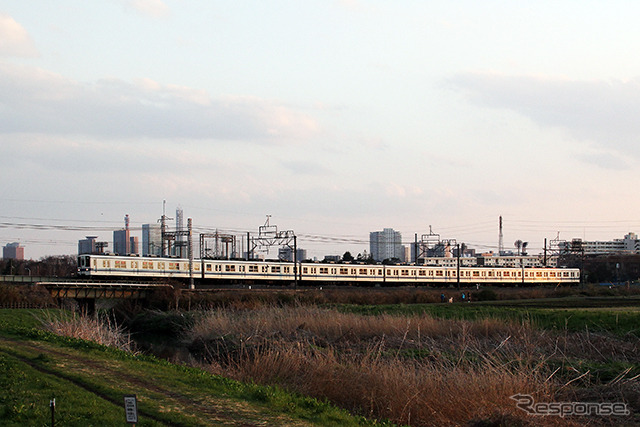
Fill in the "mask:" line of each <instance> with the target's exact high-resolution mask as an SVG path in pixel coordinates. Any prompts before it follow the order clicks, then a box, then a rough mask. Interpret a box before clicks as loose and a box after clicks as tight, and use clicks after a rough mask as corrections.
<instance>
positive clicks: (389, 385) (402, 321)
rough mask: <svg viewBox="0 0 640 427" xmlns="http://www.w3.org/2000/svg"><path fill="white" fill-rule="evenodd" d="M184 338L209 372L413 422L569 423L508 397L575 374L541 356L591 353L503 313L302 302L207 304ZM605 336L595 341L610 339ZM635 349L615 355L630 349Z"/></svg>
mask: <svg viewBox="0 0 640 427" xmlns="http://www.w3.org/2000/svg"><path fill="white" fill-rule="evenodd" d="M187 341H188V342H189V346H190V348H191V350H192V351H193V352H194V353H196V354H198V355H199V356H200V357H202V358H204V359H205V360H207V361H208V363H209V370H210V371H212V372H214V373H219V374H222V375H226V376H231V377H233V378H236V379H239V380H242V381H255V382H257V383H261V384H277V385H280V386H283V387H285V388H288V389H291V390H295V391H297V392H300V393H303V394H305V395H309V396H314V397H317V398H321V399H328V400H330V401H331V402H333V403H335V404H337V405H339V406H342V407H344V408H347V409H349V410H351V411H353V412H356V413H360V414H362V415H365V416H369V417H374V418H379V419H390V420H391V421H393V422H395V423H399V424H409V425H415V426H440V425H466V424H469V423H472V424H473V423H475V422H477V423H480V424H478V425H481V423H482V422H493V423H496V424H490V425H528V424H529V423H531V422H532V420H533V421H535V423H533V424H534V425H541V424H543V425H572V424H573V421H571V420H567V419H562V418H558V417H554V418H551V417H546V418H534V419H532V418H530V417H528V416H527V415H526V414H525V413H524V412H523V411H520V410H519V409H517V408H516V406H515V402H514V400H512V399H510V396H512V395H514V394H518V393H521V394H531V395H533V396H534V397H535V398H536V401H542V402H552V401H555V400H556V398H557V397H558V396H557V393H558V392H559V391H562V390H563V385H564V384H565V383H566V382H567V381H570V380H571V379H572V378H575V377H577V376H578V375H580V374H581V373H580V372H578V371H575V372H574V371H567V372H568V374H567V373H566V372H564V371H561V372H558V371H557V370H555V368H554V367H551V366H550V365H549V364H548V363H547V362H548V361H549V360H550V359H551V358H555V357H561V358H564V359H566V358H567V357H572V356H576V355H580V356H584V355H585V352H588V353H589V354H592V353H597V350H594V349H592V348H591V349H589V348H588V345H587V344H586V343H585V340H584V339H581V338H580V337H579V334H578V335H571V336H562V334H560V335H558V334H555V335H554V334H551V333H549V332H543V331H539V330H536V329H535V328H533V327H531V326H530V325H528V324H518V323H515V322H506V321H504V320H497V319H482V320H477V321H463V320H443V319H435V318H432V317H430V316H425V315H421V316H411V317H403V316H392V315H380V316H360V315H355V314H346V313H339V312H336V311H333V310H327V309H320V308H317V307H309V306H306V307H280V308H273V307H272V308H260V309H257V310H254V311H234V310H221V309H219V310H213V311H211V312H209V313H208V314H207V315H206V316H204V317H203V318H202V319H201V320H200V321H199V322H197V323H196V325H195V326H194V327H193V329H192V330H191V332H190V335H189V337H187ZM606 341H607V340H606V339H603V340H602V343H601V344H602V345H615V343H608V344H607V343H606ZM636 350H637V348H635V347H634V346H631V347H629V348H624V349H619V353H620V354H621V355H623V356H625V357H634V356H633V354H634V353H636ZM623 353H624V354H623ZM635 357H636V358H637V356H635ZM554 371H555V372H554Z"/></svg>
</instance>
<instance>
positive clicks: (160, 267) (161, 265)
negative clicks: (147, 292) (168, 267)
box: [158, 262, 164, 270]
mask: <svg viewBox="0 0 640 427" xmlns="http://www.w3.org/2000/svg"><path fill="white" fill-rule="evenodd" d="M158 268H159V269H160V270H164V262H159V263H158Z"/></svg>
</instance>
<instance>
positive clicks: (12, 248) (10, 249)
mask: <svg viewBox="0 0 640 427" xmlns="http://www.w3.org/2000/svg"><path fill="white" fill-rule="evenodd" d="M2 258H4V259H24V247H22V246H20V243H18V242H13V243H8V244H7V245H6V246H4V247H3V248H2Z"/></svg>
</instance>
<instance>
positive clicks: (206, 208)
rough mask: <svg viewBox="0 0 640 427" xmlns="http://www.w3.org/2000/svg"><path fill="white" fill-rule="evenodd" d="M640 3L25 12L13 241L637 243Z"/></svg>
mask: <svg viewBox="0 0 640 427" xmlns="http://www.w3.org/2000/svg"><path fill="white" fill-rule="evenodd" d="M638 16H640V3H638V2H632V1H628V0H612V1H609V2H591V1H587V2H584V1H562V0H561V1H545V0H541V1H537V2H513V1H492V0H488V1H484V2H477V1H464V0H460V1H453V2H435V1H417V0H404V1H395V2H388V1H377V0H323V1H315V0H309V1H292V0H289V1H286V0H282V1H280V0H274V1H268V2H266V1H250V0H248V1H237V2H228V1H225V2H222V1H205V2H203V1H191V0H96V1H91V2H86V1H79V0H77V1H73V0H63V1H56V2H51V1H40V0H33V1H28V2H25V1H23V0H6V1H4V2H3V3H2V5H0V179H1V182H2V186H1V187H0V206H1V209H0V244H1V245H4V244H6V243H8V242H13V241H18V242H21V243H22V244H23V245H24V246H25V247H26V250H25V254H26V256H27V257H30V258H39V257H41V256H44V255H48V254H73V253H75V252H76V251H77V241H78V239H81V238H83V237H84V236H85V235H98V236H99V237H100V240H107V241H111V240H112V230H113V229H116V228H120V227H121V226H122V225H123V217H124V215H125V214H129V215H130V217H131V224H132V227H133V228H134V229H138V228H139V227H140V226H141V224H143V223H151V222H155V221H157V220H158V218H159V217H160V216H161V215H162V209H163V200H164V201H166V206H167V214H168V215H169V216H175V209H176V207H177V206H181V207H182V209H183V210H184V215H185V218H186V217H191V218H193V222H194V225H195V227H196V231H197V232H203V231H205V230H207V231H210V230H215V229H218V230H221V231H233V232H244V233H246V232H247V231H250V232H252V233H253V232H257V230H258V227H259V226H260V225H262V224H263V223H264V222H265V218H266V215H271V224H272V225H273V224H275V225H277V226H278V228H279V229H281V230H284V229H292V230H294V231H295V232H296V234H298V235H299V236H300V237H299V240H298V242H299V243H298V244H299V246H301V247H305V248H307V249H308V250H309V253H310V255H315V256H322V255H324V254H327V253H334V254H338V253H339V254H341V253H343V252H344V251H345V250H350V251H352V252H354V253H359V252H362V251H363V250H365V249H368V243H367V242H368V233H369V231H374V230H381V229H382V228H385V227H391V228H395V229H396V230H399V231H401V232H402V233H403V238H404V240H405V241H407V242H410V241H413V239H414V235H415V234H416V233H417V234H418V235H422V234H427V233H429V230H430V226H431V229H432V230H433V232H434V233H438V234H440V235H441V236H442V237H443V238H453V239H457V240H458V241H460V242H467V243H468V244H469V245H470V246H472V247H476V248H477V249H481V250H492V249H493V250H496V249H497V245H498V218H499V216H502V217H503V219H504V242H505V246H506V247H507V248H511V247H512V246H513V242H514V241H515V240H516V239H521V240H524V241H529V242H530V244H529V245H530V248H531V250H532V252H538V251H540V250H541V248H542V246H543V242H544V238H545V237H546V238H548V239H554V238H556V237H557V236H559V237H560V238H561V239H571V238H574V237H581V238H586V239H601V240H609V239H613V238H621V237H623V235H624V234H625V233H627V232H629V231H633V232H640V218H639V215H638V212H639V211H640V200H639V199H638V195H637V187H638V183H639V182H640V179H639V178H640V171H639V169H638V167H637V165H638V160H639V159H640V144H639V143H640V114H638V113H640V55H638V54H637V52H638V51H640V32H639V31H638V26H637V17H638Z"/></svg>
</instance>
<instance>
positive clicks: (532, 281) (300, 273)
mask: <svg viewBox="0 0 640 427" xmlns="http://www.w3.org/2000/svg"><path fill="white" fill-rule="evenodd" d="M78 274H79V275H80V276H81V277H87V278H112V279H116V278H126V279H158V278H167V279H176V280H181V281H187V280H190V279H194V282H196V283H197V284H198V285H208V284H225V285H226V284H247V285H252V284H257V285H258V284H265V285H269V284H270V285H277V284H280V285H289V284H294V283H297V284H300V285H322V284H335V285H368V286H372V285H374V286H375V285H379V286H393V285H450V284H457V283H460V284H462V285H467V286H468V285H476V284H493V285H511V286H514V285H538V284H553V285H557V284H577V283H579V282H580V270H579V269H577V268H549V267H521V268H513V267H462V266H461V267H459V268H458V267H457V266H455V267H451V266H421V265H380V264H374V265H369V264H331V263H315V262H314V263H297V264H294V263H293V262H279V261H255V260H254V261H241V260H212V259H196V260H193V261H192V262H190V261H189V260H188V259H179V258H157V257H149V258H147V257H129V256H114V255H80V256H78ZM458 275H459V277H458Z"/></svg>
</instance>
